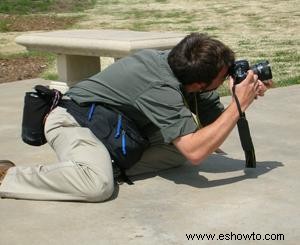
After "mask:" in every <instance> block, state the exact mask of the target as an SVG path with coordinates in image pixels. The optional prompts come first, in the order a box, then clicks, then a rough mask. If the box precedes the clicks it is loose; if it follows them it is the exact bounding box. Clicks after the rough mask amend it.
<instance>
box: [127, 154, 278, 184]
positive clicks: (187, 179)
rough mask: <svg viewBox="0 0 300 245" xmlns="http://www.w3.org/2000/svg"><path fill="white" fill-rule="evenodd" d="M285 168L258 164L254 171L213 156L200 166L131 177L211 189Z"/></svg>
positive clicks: (265, 163)
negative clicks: (210, 175) (217, 176)
mask: <svg viewBox="0 0 300 245" xmlns="http://www.w3.org/2000/svg"><path fill="white" fill-rule="evenodd" d="M282 166H284V165H283V164H282V163H281V162H277V161H263V162H257V167H256V168H254V169H249V168H245V161H244V160H237V159H233V158H229V157H227V156H224V155H211V156H209V157H208V158H207V159H206V160H205V162H204V163H203V164H201V165H199V166H191V165H184V166H182V167H179V168H174V169H169V170H165V171H160V172H157V173H151V174H143V175H139V176H134V177H131V179H132V180H133V181H139V180H143V179H147V178H151V177H155V176H160V177H162V178H165V179H168V180H171V181H173V182H174V183H176V184H180V185H182V184H184V185H189V186H193V187H196V188H211V187H217V186H222V185H228V184H232V183H236V182H239V181H243V180H246V179H253V178H258V177H259V176H261V175H263V174H266V173H268V172H270V171H271V170H273V169H275V168H278V167H282ZM237 171H240V172H241V171H242V173H243V174H242V175H238V176H231V175H233V174H232V172H237ZM205 173H215V174H220V173H224V174H225V176H226V175H227V176H228V177H226V178H222V179H214V180H209V179H208V178H207V177H205V176H204V175H205Z"/></svg>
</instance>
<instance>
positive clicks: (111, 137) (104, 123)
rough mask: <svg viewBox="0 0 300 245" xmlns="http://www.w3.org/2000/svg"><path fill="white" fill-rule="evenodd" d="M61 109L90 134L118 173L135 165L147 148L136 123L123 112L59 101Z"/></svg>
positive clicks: (144, 138) (146, 140)
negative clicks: (104, 148)
mask: <svg viewBox="0 0 300 245" xmlns="http://www.w3.org/2000/svg"><path fill="white" fill-rule="evenodd" d="M60 106H62V107H65V108H66V109H67V111H68V112H69V113H70V114H71V115H72V116H73V117H74V118H75V119H76V121H77V122H78V123H79V124H80V125H81V126H82V127H87V128H89V129H90V130H91V131H92V132H93V134H94V135H95V136H96V137H97V138H98V139H99V140H100V141H101V142H102V143H103V144H104V145H105V147H106V148H107V150H108V151H109V153H110V156H111V158H112V160H113V163H114V164H115V165H117V166H118V167H119V168H120V170H121V171H122V170H123V171H125V170H127V169H129V168H130V167H132V166H133V165H134V164H135V163H136V162H138V160H140V158H141V156H142V154H143V152H144V150H145V149H146V148H147V147H148V146H149V140H148V139H147V137H145V136H144V135H143V134H142V132H141V130H140V129H139V128H138V127H137V125H136V123H135V122H134V121H133V120H131V119H130V118H128V117H126V116H125V115H124V113H122V112H119V111H116V110H114V109H111V108H108V107H105V106H103V105H101V104H89V105H84V106H81V105H78V104H77V103H76V102H74V101H72V100H62V101H61V104H60Z"/></svg>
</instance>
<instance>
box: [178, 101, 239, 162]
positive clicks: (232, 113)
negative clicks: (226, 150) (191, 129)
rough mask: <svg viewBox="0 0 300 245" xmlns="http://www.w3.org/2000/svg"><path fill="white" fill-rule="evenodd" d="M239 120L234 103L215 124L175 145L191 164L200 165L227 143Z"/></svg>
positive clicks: (187, 136)
mask: <svg viewBox="0 0 300 245" xmlns="http://www.w3.org/2000/svg"><path fill="white" fill-rule="evenodd" d="M238 118H239V113H238V110H237V106H236V104H235V102H232V103H231V104H230V105H229V106H228V107H227V108H226V110H225V111H224V112H223V113H222V114H221V115H220V117H219V118H218V119H217V120H216V121H215V122H213V123H212V124H210V125H208V126H206V127H204V128H202V129H199V130H198V131H196V132H195V133H193V134H189V135H186V136H183V137H181V138H179V139H177V140H175V141H174V144H175V145H176V147H177V148H178V149H179V150H180V151H181V152H182V154H183V155H184V156H185V157H186V158H187V159H188V160H189V161H190V162H191V163H193V164H199V163H200V162H201V161H202V160H204V159H205V158H206V157H207V156H208V155H209V154H211V153H212V152H213V151H215V150H216V149H217V148H218V147H219V146H220V145H221V144H222V143H223V142H224V141H225V139H226V138H227V136H228V135H229V134H230V132H231V131H232V129H233V128H234V127H235V125H236V122H237V120H238Z"/></svg>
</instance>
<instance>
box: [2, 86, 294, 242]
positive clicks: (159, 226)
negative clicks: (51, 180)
mask: <svg viewBox="0 0 300 245" xmlns="http://www.w3.org/2000/svg"><path fill="white" fill-rule="evenodd" d="M42 83H44V84H46V83H47V82H46V81H43V80H27V81H21V82H13V83H8V84H0V116H1V121H0V137H1V141H0V159H10V160H12V161H14V162H16V164H17V165H31V164H35V163H40V162H43V163H44V162H45V163H51V162H52V161H55V155H54V153H53V152H52V151H51V149H49V147H48V146H47V145H45V146H42V147H32V146H28V145H26V144H25V143H22V141H21V138H20V130H21V116H22V103H23V102H22V101H23V95H24V92H25V91H29V90H30V89H31V88H32V87H33V85H35V84H42ZM299 89H300V86H299V85H295V86H291V87H287V88H278V89H272V90H271V91H269V92H268V94H267V95H266V96H265V97H264V98H262V99H259V100H258V101H255V103H254V104H253V106H252V107H251V108H250V109H249V110H248V112H247V116H248V120H249V122H250V127H251V132H252V138H253V141H254V144H255V148H256V157H257V160H258V164H257V165H258V166H257V168H256V169H254V170H248V171H245V169H244V155H243V152H242V149H241V147H240V142H239V139H238V135H237V131H236V130H235V131H234V132H233V133H232V134H231V135H230V137H229V138H228V140H227V141H226V142H225V143H224V144H223V146H222V149H223V150H225V151H226V152H227V153H228V154H227V155H211V156H210V157H209V158H208V159H207V160H206V161H205V162H204V163H203V165H201V166H199V167H192V166H184V167H181V168H177V169H173V170H168V171H165V172H162V173H160V174H159V175H152V176H151V175H148V176H141V177H140V178H139V179H137V180H136V181H135V185H133V186H128V185H126V184H124V185H121V186H120V187H119V190H118V191H117V192H116V194H115V196H114V198H113V200H111V201H108V202H105V203H96V204H95V203H94V204H89V203H76V202H41V201H27V200H14V199H0V222H1V225H0V244H1V245H18V244H22V245H35V244H36V245H48V244H59V245H60V244H72V245H77V244H78V245H79V244H80V245H84V244H88V245H89V244H91V245H94V244H193V243H194V244H195V243H197V244H198V243H199V244H289V245H290V244H299V241H300V234H299V233H300V220H299V214H300V208H299V207H300V205H299V201H300V198H299V190H300V189H299V187H300V184H299V173H300V171H299V170H300V165H299V158H300V153H299V152H300V151H299V138H300V123H299V119H300V103H299V101H300V93H299V91H300V90H299ZM223 100H224V102H225V103H227V102H228V101H229V100H230V98H229V97H225V98H223ZM186 234H203V235H204V234H211V235H213V234H216V236H219V235H220V234H223V235H224V237H223V238H224V239H226V238H227V239H231V238H232V239H233V240H234V239H236V241H238V242H232V241H230V240H223V241H220V240H216V239H217V237H215V240H214V241H211V240H210V241H208V239H207V238H205V239H204V240H203V241H198V240H196V237H194V241H192V240H188V239H187V237H186ZM242 234H244V235H245V234H249V235H251V234H253V235H252V237H251V238H250V241H244V240H240V239H242V237H241V236H242ZM265 234H283V235H284V240H281V241H276V240H273V241H272V240H271V241H266V240H265V241H262V240H261V241H257V240H254V239H259V238H260V236H261V239H264V238H265V237H264V236H265ZM220 238H222V237H220ZM266 238H273V239H275V238H276V237H275V235H273V236H272V237H269V236H268V237H266ZM190 239H191V238H190Z"/></svg>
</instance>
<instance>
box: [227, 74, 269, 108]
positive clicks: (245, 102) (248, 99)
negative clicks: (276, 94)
mask: <svg viewBox="0 0 300 245" xmlns="http://www.w3.org/2000/svg"><path fill="white" fill-rule="evenodd" d="M233 83H234V80H233V78H232V77H230V80H229V87H230V89H231V91H232V87H233ZM272 84H273V82H272V80H270V81H265V82H264V83H263V82H262V81H260V80H258V77H257V75H256V74H254V73H253V71H251V70H249V71H248V75H247V77H246V78H245V79H244V80H243V81H242V82H241V83H239V84H237V85H236V87H235V94H236V96H237V97H238V99H239V102H240V105H241V109H242V111H243V112H244V111H245V110H246V109H247V108H248V106H249V105H250V104H251V103H252V102H253V100H254V99H257V97H258V96H264V94H265V92H266V91H267V89H268V88H269V87H271V86H272Z"/></svg>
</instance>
